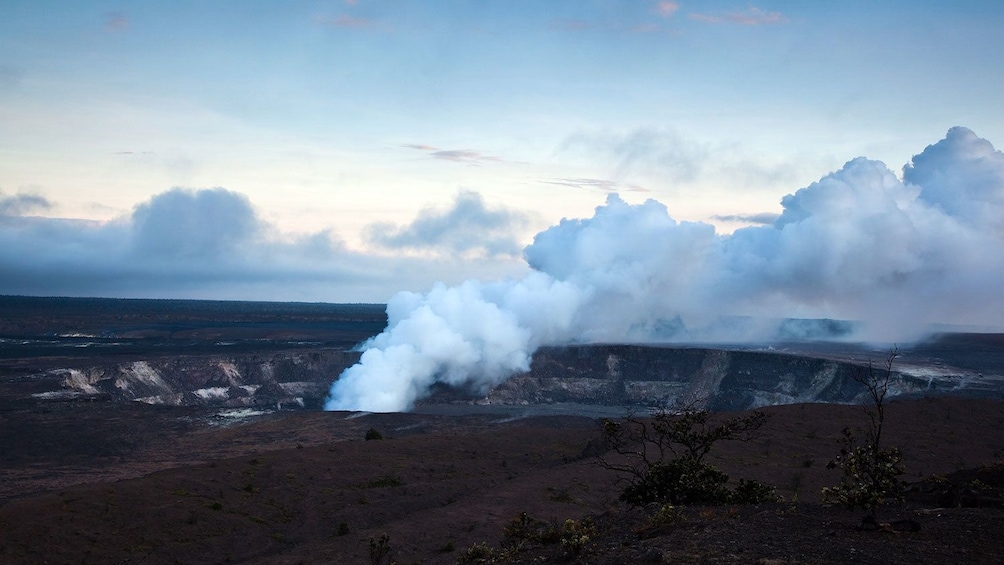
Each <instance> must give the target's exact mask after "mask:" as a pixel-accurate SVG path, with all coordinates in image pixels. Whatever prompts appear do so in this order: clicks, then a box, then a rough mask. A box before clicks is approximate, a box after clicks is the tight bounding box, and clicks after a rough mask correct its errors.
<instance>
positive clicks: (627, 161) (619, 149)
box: [561, 128, 709, 182]
mask: <svg viewBox="0 0 1004 565" xmlns="http://www.w3.org/2000/svg"><path fill="white" fill-rule="evenodd" d="M561 150H562V151H573V152H580V151H584V152H585V153H586V154H587V155H592V156H600V157H601V158H603V159H605V160H606V159H610V158H612V159H613V160H614V163H615V164H614V172H613V174H611V175H610V176H611V177H613V178H625V177H628V176H630V175H632V174H635V173H637V172H639V171H643V170H646V169H651V168H654V169H656V170H658V171H659V173H660V174H661V175H664V176H665V177H666V178H667V179H669V180H672V181H677V182H688V181H692V180H694V178H696V177H697V176H698V174H699V173H700V171H701V170H702V168H703V167H704V166H705V163H706V162H707V160H708V157H709V148H708V146H707V144H705V143H702V142H699V141H696V140H693V139H690V138H687V137H684V136H682V135H680V134H678V133H676V132H673V131H665V130H657V129H651V128H640V129H636V130H633V131H630V132H626V133H614V132H609V131H600V132H580V133H577V134H575V135H572V136H571V137H569V138H568V139H566V140H565V143H564V144H563V147H562V148H561Z"/></svg>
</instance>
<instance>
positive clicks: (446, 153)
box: [403, 143, 504, 167]
mask: <svg viewBox="0 0 1004 565" xmlns="http://www.w3.org/2000/svg"><path fill="white" fill-rule="evenodd" d="M403 147H407V148H409V149H417V150H419V151H424V152H425V153H427V154H428V155H429V156H430V157H432V158H433V159H442V160H443V161H452V162H454V163H464V164H465V165H470V166H475V167H476V166H479V165H481V164H482V163H485V162H494V163H501V162H503V161H504V160H503V159H502V158H501V157H495V156H493V155H485V154H484V153H482V152H480V151H475V150H473V149H440V148H439V147H435V146H433V145H424V144H417V143H409V144H405V145H403Z"/></svg>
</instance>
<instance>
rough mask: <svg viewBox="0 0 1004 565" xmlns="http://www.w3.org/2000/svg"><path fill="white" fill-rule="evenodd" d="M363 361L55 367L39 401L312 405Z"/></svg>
mask: <svg viewBox="0 0 1004 565" xmlns="http://www.w3.org/2000/svg"><path fill="white" fill-rule="evenodd" d="M358 359H359V354H358V353H355V352H348V351H335V350H314V351H293V352H278V353H270V354H263V355H247V356H216V355H211V356H193V357H185V356H175V357H165V358H154V359H150V360H146V361H131V362H128V363H118V364H113V365H101V366H95V367H87V368H73V369H53V370H50V371H47V372H46V373H45V374H44V375H38V376H37V377H38V379H40V380H48V381H50V382H51V385H52V386H54V387H56V388H55V389H54V390H49V391H46V392H40V393H35V394H34V395H33V396H34V397H35V398H37V399H51V400H59V399H104V400H119V401H138V402H144V403H147V404H166V405H175V406H192V405H204V406H221V407H252V406H253V407H274V408H313V409H318V408H320V407H321V406H322V403H323V401H324V397H325V395H327V392H328V386H329V385H330V384H331V381H332V380H333V379H334V377H335V376H336V375H338V374H339V373H340V372H341V371H342V370H344V369H345V368H346V367H349V366H351V365H352V364H353V363H355V362H356V361H357V360H358Z"/></svg>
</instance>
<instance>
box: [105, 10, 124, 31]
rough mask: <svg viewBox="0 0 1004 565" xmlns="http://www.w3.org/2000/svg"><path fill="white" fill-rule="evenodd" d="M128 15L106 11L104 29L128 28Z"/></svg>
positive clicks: (118, 29) (119, 29)
mask: <svg viewBox="0 0 1004 565" xmlns="http://www.w3.org/2000/svg"><path fill="white" fill-rule="evenodd" d="M129 24H130V20H129V16H128V15H126V14H123V13H120V12H108V13H107V14H105V29H106V30H108V31H111V32H119V31H125V30H127V29H129Z"/></svg>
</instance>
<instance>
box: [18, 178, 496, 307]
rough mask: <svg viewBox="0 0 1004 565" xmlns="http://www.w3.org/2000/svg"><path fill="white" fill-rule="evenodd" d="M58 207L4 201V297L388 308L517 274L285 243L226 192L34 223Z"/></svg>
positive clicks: (296, 238)
mask: <svg viewBox="0 0 1004 565" xmlns="http://www.w3.org/2000/svg"><path fill="white" fill-rule="evenodd" d="M48 206H50V204H49V203H48V201H47V200H46V199H44V198H43V197H41V196H33V195H16V196H11V197H3V196H0V212H2V213H0V294H28V295H38V294H41V295H61V296H113V297H154V298H219V299H256V300H260V299H262V298H268V299H270V300H309V301H327V302H380V301H384V300H386V299H387V298H388V297H390V296H391V295H392V294H393V293H394V292H397V291H399V290H401V285H402V284H404V285H407V286H408V287H409V288H428V287H429V286H431V285H432V284H433V282H434V281H436V280H442V279H443V278H444V276H445V277H446V278H448V279H450V280H455V281H459V280H463V278H464V276H465V275H464V273H465V272H467V269H469V268H471V267H472V265H476V266H477V267H480V268H487V269H489V270H494V271H495V272H498V273H502V272H507V271H508V272H511V271H513V270H515V269H514V266H513V263H512V262H510V261H505V260H500V259H499V258H498V257H495V258H494V259H492V260H491V261H490V262H486V263H485V264H481V263H479V260H478V259H477V258H473V259H472V258H464V259H461V258H458V257H437V258H416V257H400V256H397V257H385V256H383V257H381V256H375V255H365V254H362V253H359V252H353V251H351V250H348V249H347V248H346V247H345V245H344V244H342V242H340V241H339V240H337V239H336V238H335V237H333V236H332V235H331V234H330V233H329V232H327V231H321V232H316V233H308V234H282V233H279V232H278V231H277V230H276V228H275V227H274V226H272V225H271V224H269V223H268V222H266V221H264V220H263V219H262V216H261V214H259V212H258V211H257V210H256V209H255V207H254V206H253V205H252V204H251V202H250V201H249V200H248V199H247V197H246V196H244V195H242V194H240V193H237V192H233V191H229V190H225V189H222V188H215V189H204V190H190V189H180V188H176V189H172V190H169V191H167V192H164V193H161V194H158V195H155V196H154V197H152V198H151V199H150V200H148V201H146V202H143V203H141V204H139V205H137V206H136V207H135V208H134V209H133V211H132V212H131V213H130V214H129V215H127V216H123V217H120V218H118V219H116V220H114V221H109V222H92V221H82V220H73V219H64V218H44V217H31V216H24V215H22V214H23V213H25V212H28V211H31V210H34V209H40V208H44V207H48ZM488 217H489V218H491V217H493V216H491V213H490V212H489V213H488ZM498 233H499V234H500V233H501V228H499V230H498ZM499 237H501V236H499ZM510 245H511V244H510ZM402 273H406V274H407V276H402Z"/></svg>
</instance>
